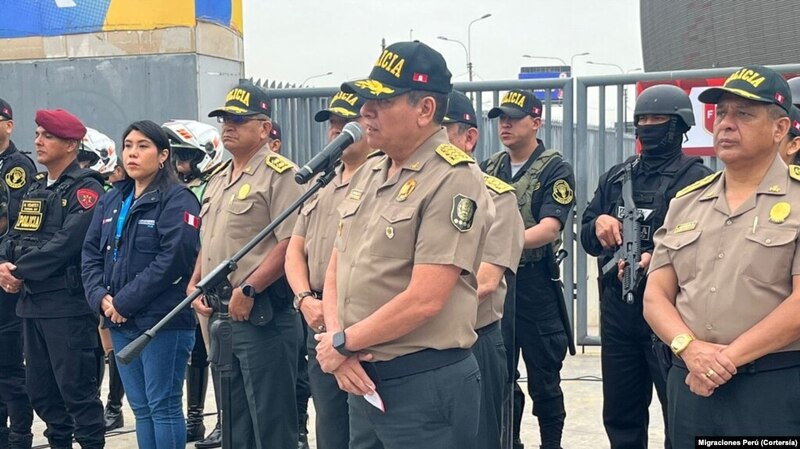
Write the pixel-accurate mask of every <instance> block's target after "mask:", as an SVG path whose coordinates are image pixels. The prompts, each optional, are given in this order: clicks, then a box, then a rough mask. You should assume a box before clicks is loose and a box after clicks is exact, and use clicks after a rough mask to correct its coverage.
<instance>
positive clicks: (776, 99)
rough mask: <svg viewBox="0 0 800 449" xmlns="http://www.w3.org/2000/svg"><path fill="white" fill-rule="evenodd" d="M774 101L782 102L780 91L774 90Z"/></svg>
mask: <svg viewBox="0 0 800 449" xmlns="http://www.w3.org/2000/svg"><path fill="white" fill-rule="evenodd" d="M775 101H777V102H778V103H783V95H781V93H780V92H775Z"/></svg>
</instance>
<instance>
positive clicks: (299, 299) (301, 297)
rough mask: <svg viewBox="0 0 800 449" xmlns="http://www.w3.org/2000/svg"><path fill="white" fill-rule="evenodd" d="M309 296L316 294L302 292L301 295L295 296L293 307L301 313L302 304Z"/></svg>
mask: <svg viewBox="0 0 800 449" xmlns="http://www.w3.org/2000/svg"><path fill="white" fill-rule="evenodd" d="M308 296H314V292H311V291H308V292H300V293H298V294H296V295H294V299H293V300H292V306H294V310H297V311H298V312H299V311H300V304H301V303H302V302H303V300H304V299H305V298H306V297H308Z"/></svg>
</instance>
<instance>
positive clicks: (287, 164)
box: [264, 154, 294, 173]
mask: <svg viewBox="0 0 800 449" xmlns="http://www.w3.org/2000/svg"><path fill="white" fill-rule="evenodd" d="M264 162H265V163H266V164H267V167H269V168H271V169H273V170H275V171H276V172H278V173H283V172H285V171H286V170H289V169H290V168H292V167H293V166H294V164H293V163H292V161H290V160H289V159H286V158H285V157H283V156H281V155H280V154H270V155H269V156H267V159H266V160H265V161H264Z"/></svg>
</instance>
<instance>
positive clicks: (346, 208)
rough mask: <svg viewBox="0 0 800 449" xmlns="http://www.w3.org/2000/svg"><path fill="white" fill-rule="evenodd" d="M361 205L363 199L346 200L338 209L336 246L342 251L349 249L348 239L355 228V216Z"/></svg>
mask: <svg viewBox="0 0 800 449" xmlns="http://www.w3.org/2000/svg"><path fill="white" fill-rule="evenodd" d="M359 207H361V201H353V200H344V201H342V203H341V204H340V205H339V207H338V209H337V210H338V211H339V222H338V223H337V224H336V242H335V244H334V246H335V248H336V249H337V250H338V251H340V252H344V251H347V240H348V237H349V235H350V231H351V229H352V228H353V224H354V221H355V217H354V216H355V214H356V212H358V208H359Z"/></svg>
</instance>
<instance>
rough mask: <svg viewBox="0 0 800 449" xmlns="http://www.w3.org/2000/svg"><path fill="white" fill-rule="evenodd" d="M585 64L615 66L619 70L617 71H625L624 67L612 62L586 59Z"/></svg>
mask: <svg viewBox="0 0 800 449" xmlns="http://www.w3.org/2000/svg"><path fill="white" fill-rule="evenodd" d="M586 63H587V64H591V65H605V66H609V67H616V68H617V70H619V73H625V69H623V68H622V66H621V65H619V64H614V63H613V62H595V61H586Z"/></svg>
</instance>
